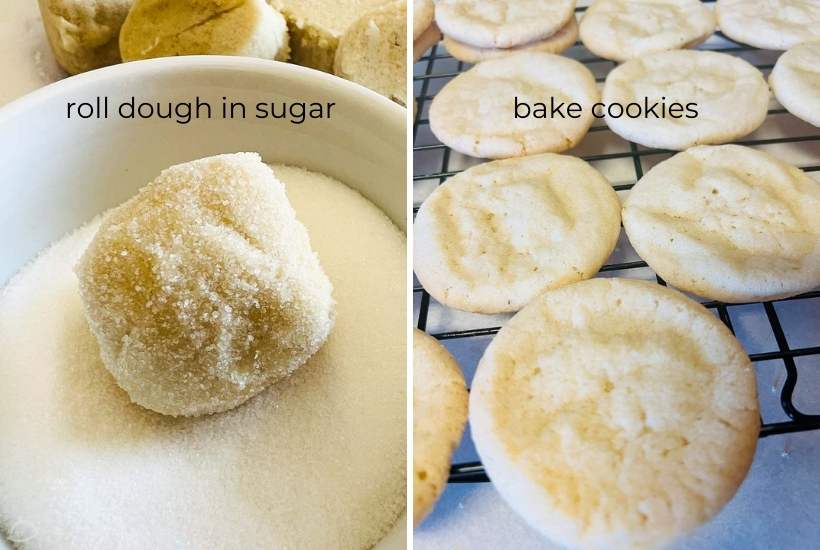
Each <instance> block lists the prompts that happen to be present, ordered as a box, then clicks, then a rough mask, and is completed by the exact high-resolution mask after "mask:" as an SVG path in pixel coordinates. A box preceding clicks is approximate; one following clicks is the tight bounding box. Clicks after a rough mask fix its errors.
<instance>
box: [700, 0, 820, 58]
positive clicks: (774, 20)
mask: <svg viewBox="0 0 820 550" xmlns="http://www.w3.org/2000/svg"><path fill="white" fill-rule="evenodd" d="M715 12H716V13H717V18H718V24H719V25H720V30H721V31H723V33H724V34H725V35H726V36H728V37H729V38H731V39H732V40H736V41H738V42H743V43H744V44H749V45H750V46H755V47H757V48H764V49H767V50H786V49H789V48H791V47H792V46H796V45H797V44H799V43H800V42H807V41H809V40H817V39H820V0H718V2H717V4H715Z"/></svg>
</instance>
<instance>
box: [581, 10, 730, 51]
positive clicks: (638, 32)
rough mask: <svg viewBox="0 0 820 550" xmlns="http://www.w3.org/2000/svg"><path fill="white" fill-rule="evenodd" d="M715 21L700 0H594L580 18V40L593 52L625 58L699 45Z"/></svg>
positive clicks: (708, 33)
mask: <svg viewBox="0 0 820 550" xmlns="http://www.w3.org/2000/svg"><path fill="white" fill-rule="evenodd" d="M716 23H717V21H716V19H715V14H714V12H713V11H712V10H710V9H709V8H707V7H706V5H705V4H703V3H702V2H700V0H654V1H649V2H647V1H646V0H596V1H595V2H594V3H593V4H592V5H591V6H590V7H589V8H588V9H587V10H586V12H584V16H583V18H582V19H581V40H582V41H583V43H584V45H585V46H586V47H587V48H588V49H589V51H591V52H592V53H594V54H596V55H599V56H601V57H603V58H605V59H612V60H614V61H625V60H627V59H632V58H634V57H638V56H640V55H643V54H647V53H653V52H660V51H664V50H675V49H680V48H689V47H692V46H695V45H697V44H700V43H701V42H703V41H704V40H706V39H707V38H709V36H711V35H712V33H713V32H715V25H716Z"/></svg>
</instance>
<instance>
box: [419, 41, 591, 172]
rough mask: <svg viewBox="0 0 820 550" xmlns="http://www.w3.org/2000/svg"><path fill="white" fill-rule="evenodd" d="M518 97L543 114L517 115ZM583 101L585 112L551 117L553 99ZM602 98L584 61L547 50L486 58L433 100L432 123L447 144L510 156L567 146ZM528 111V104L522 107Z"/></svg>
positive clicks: (579, 134) (586, 126) (478, 153)
mask: <svg viewBox="0 0 820 550" xmlns="http://www.w3.org/2000/svg"><path fill="white" fill-rule="evenodd" d="M516 98H517V100H518V101H519V102H525V103H527V104H528V105H530V106H531V107H533V108H532V109H531V111H535V108H534V107H535V104H536V103H538V102H540V103H541V104H542V105H543V104H544V103H546V108H545V109H543V110H542V111H541V114H542V115H543V116H538V117H537V116H533V115H534V114H535V113H532V112H531V113H530V116H525V117H524V118H517V117H516V116H515V111H516V109H515V102H516ZM551 98H554V100H555V103H561V104H564V105H567V104H569V103H570V102H575V103H578V104H579V105H580V106H581V109H580V116H579V117H578V118H570V117H569V116H566V115H567V110H566V108H565V109H564V110H563V112H564V115H565V116H566V118H559V117H551V116H550V109H549V107H550V106H549V103H550V99H551ZM598 99H599V95H598V88H597V86H596V84H595V77H594V76H592V73H591V72H590V71H589V69H587V68H586V67H585V66H584V65H582V64H581V63H579V62H577V61H575V60H573V59H569V58H567V57H562V56H559V55H552V54H548V53H541V52H524V53H519V54H516V55H512V56H509V57H504V58H502V59H491V60H489V61H483V62H481V63H479V64H478V65H476V66H475V67H473V68H472V69H470V70H469V71H466V72H464V73H462V74H460V75H459V76H457V77H456V78H454V79H453V80H451V81H450V82H448V83H447V84H446V85H445V86H444V88H443V89H442V90H441V91H440V92H439V93H438V94H437V95H436V97H435V98H434V99H433V103H432V105H431V106H430V129H431V130H432V131H433V133H434V134H435V135H436V137H437V138H438V139H439V140H441V142H442V143H444V144H445V145H448V146H450V147H451V148H453V149H455V150H456V151H458V152H460V153H464V154H465V155H471V156H474V157H486V158H506V157H518V156H522V155H532V154H536V153H544V152H560V151H565V150H567V149H569V148H571V147H573V146H574V145H575V144H577V143H578V142H579V141H581V139H582V138H583V137H584V136H585V135H586V133H587V131H588V130H589V127H590V126H591V125H592V119H593V116H592V105H593V104H594V103H595V102H597V101H598ZM520 114H521V115H524V114H525V112H524V110H521V113H520Z"/></svg>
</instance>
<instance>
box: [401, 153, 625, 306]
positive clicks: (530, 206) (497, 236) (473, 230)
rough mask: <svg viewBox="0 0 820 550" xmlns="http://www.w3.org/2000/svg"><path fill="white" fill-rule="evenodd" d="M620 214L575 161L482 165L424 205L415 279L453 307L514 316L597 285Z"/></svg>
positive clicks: (594, 175)
mask: <svg viewBox="0 0 820 550" xmlns="http://www.w3.org/2000/svg"><path fill="white" fill-rule="evenodd" d="M619 211H620V203H619V202H618V197H617V195H616V194H615V191H614V190H613V189H612V186H611V185H610V183H609V182H608V181H607V180H606V179H605V178H604V177H603V176H602V175H601V174H600V173H599V172H598V171H597V170H595V169H594V168H592V167H591V166H590V165H589V164H587V163H586V162H584V161H583V160H581V159H579V158H577V157H571V156H567V155H554V154H543V155H536V156H532V157H524V158H520V159H507V160H501V161H494V162H488V163H485V164H480V165H478V166H474V167H472V168H470V169H468V170H465V171H464V172H461V173H460V174H457V175H455V176H453V177H452V178H450V179H448V180H447V181H446V182H445V183H444V184H443V185H441V186H440V187H438V188H437V189H436V190H435V191H434V192H433V193H432V194H431V195H430V196H429V197H428V198H427V200H425V201H424V203H423V204H422V205H421V208H420V209H419V212H418V216H416V222H415V244H414V248H415V250H414V256H415V257H414V269H415V272H416V276H417V277H418V279H419V281H420V282H421V283H422V284H423V285H424V288H425V289H426V290H427V291H428V292H429V293H430V294H431V295H432V296H433V297H434V298H435V299H436V300H438V301H439V302H441V303H443V304H446V305H448V306H450V307H455V308H458V309H462V310H466V311H473V312H478V313H499V312H505V311H518V310H519V309H521V308H522V307H524V305H526V304H527V303H528V302H529V301H530V300H532V299H533V298H534V297H536V296H537V295H538V294H540V293H541V292H543V291H544V290H546V289H548V288H555V287H558V286H562V285H566V284H568V283H571V282H574V281H578V280H580V279H586V278H589V277H592V276H593V275H595V273H597V272H598V270H599V269H600V268H601V266H602V265H603V263H604V262H605V261H606V259H607V258H608V257H609V255H610V254H611V253H612V250H613V248H614V247H615V243H616V241H617V239H618V234H619V233H620V221H621V220H620V215H619Z"/></svg>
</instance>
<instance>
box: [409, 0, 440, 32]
mask: <svg viewBox="0 0 820 550" xmlns="http://www.w3.org/2000/svg"><path fill="white" fill-rule="evenodd" d="M434 10H435V6H434V5H433V0H413V40H416V39H417V38H418V37H419V36H421V34H422V33H423V32H424V31H425V30H427V27H429V26H430V24H431V23H432V22H433V13H434Z"/></svg>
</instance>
